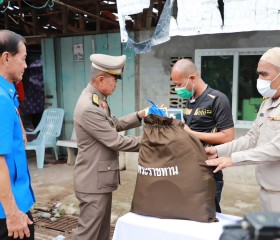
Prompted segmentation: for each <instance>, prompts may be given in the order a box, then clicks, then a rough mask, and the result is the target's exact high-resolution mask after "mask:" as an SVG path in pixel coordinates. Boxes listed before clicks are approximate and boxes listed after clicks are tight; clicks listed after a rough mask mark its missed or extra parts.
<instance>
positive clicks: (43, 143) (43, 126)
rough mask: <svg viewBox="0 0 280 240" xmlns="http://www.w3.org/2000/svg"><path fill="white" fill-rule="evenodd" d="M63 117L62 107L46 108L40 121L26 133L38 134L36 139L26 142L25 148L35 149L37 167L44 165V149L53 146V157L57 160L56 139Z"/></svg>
mask: <svg viewBox="0 0 280 240" xmlns="http://www.w3.org/2000/svg"><path fill="white" fill-rule="evenodd" d="M63 117H64V109H62V108H48V109H46V110H45V111H44V112H43V116H42V118H41V121H40V123H39V124H38V126H37V127H36V129H35V130H34V131H32V132H26V134H28V135H30V134H37V133H38V132H39V134H38V136H37V137H36V139H34V140H33V141H31V142H28V143H27V145H26V147H25V150H35V151H36V158H37V167H38V168H43V167H44V159H45V149H46V148H53V150H54V153H55V159H56V160H58V154H57V146H56V140H57V137H59V136H60V134H61V129H62V124H63Z"/></svg>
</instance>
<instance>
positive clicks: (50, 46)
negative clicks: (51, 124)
mask: <svg viewBox="0 0 280 240" xmlns="http://www.w3.org/2000/svg"><path fill="white" fill-rule="evenodd" d="M41 46H42V61H43V66H44V67H43V75H44V86H45V96H46V97H48V96H49V98H48V99H46V104H47V105H48V106H49V107H57V92H56V65H55V60H54V59H55V53H54V40H53V39H51V38H47V39H43V40H42V41H41Z"/></svg>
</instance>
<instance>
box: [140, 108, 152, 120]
mask: <svg viewBox="0 0 280 240" xmlns="http://www.w3.org/2000/svg"><path fill="white" fill-rule="evenodd" d="M149 109H150V107H147V108H145V109H143V110H140V111H139V112H138V116H139V117H140V118H144V117H146V116H147V115H148V112H149Z"/></svg>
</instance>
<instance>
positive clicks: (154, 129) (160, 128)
mask: <svg viewBox="0 0 280 240" xmlns="http://www.w3.org/2000/svg"><path fill="white" fill-rule="evenodd" d="M144 121H145V123H146V125H145V126H144V135H143V137H142V142H141V147H140V151H139V164H138V174H137V181H136V186H135V191H134V196H133V200H132V205H131V212H134V213H137V214H141V215H148V216H154V217H159V218H171V219H189V220H194V221H199V222H212V221H215V220H216V218H215V216H216V211H215V193H216V185H215V180H214V178H213V173H212V170H211V168H209V167H207V165H206V163H205V160H206V159H207V155H206V153H205V150H204V148H203V146H202V144H201V142H200V141H199V140H197V139H196V138H195V137H194V136H192V135H191V134H188V133H187V132H186V131H185V130H184V129H183V128H184V124H183V123H182V122H180V121H178V120H175V119H172V118H165V117H160V116H157V115H153V114H150V115H148V116H147V117H146V118H145V119H144Z"/></svg>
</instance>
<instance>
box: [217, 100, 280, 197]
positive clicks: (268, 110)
mask: <svg viewBox="0 0 280 240" xmlns="http://www.w3.org/2000/svg"><path fill="white" fill-rule="evenodd" d="M216 147H217V150H218V156H219V157H222V156H231V158H232V161H233V163H234V165H244V164H257V166H256V178H257V182H258V184H259V185H260V186H261V187H262V188H263V189H264V190H267V191H275V192H279V194H280V98H279V99H278V100H277V101H273V100H272V99H271V98H268V99H266V100H264V101H263V103H262V105H261V107H260V109H259V112H258V115H257V118H256V120H255V121H254V123H253V126H252V128H251V129H250V130H249V131H248V133H247V134H246V135H245V136H243V137H240V138H239V139H237V140H234V141H232V142H229V143H225V144H222V145H219V146H216Z"/></svg>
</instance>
